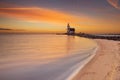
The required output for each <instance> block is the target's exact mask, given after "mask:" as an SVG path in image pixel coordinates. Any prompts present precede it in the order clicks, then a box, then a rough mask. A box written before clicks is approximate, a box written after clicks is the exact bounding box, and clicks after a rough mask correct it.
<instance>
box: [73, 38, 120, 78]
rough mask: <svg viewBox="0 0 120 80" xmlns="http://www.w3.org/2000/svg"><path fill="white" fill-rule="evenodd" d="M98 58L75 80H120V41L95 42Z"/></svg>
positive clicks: (98, 40)
mask: <svg viewBox="0 0 120 80" xmlns="http://www.w3.org/2000/svg"><path fill="white" fill-rule="evenodd" d="M95 41H96V42H97V43H98V45H99V49H98V51H97V54H96V56H95V57H94V58H93V59H92V60H91V61H90V62H89V63H88V64H87V65H86V66H85V67H84V68H83V69H82V70H81V71H80V72H79V73H78V74H77V75H76V76H75V77H74V79H73V80H120V41H112V40H101V39H96V40H95Z"/></svg>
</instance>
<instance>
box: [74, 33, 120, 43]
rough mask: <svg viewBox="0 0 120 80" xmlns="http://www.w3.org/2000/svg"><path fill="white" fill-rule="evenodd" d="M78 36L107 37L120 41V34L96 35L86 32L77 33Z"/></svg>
mask: <svg viewBox="0 0 120 80" xmlns="http://www.w3.org/2000/svg"><path fill="white" fill-rule="evenodd" d="M75 35H76V36H80V37H85V38H91V39H107V40H115V41H120V34H117V35H116V34H112V35H94V34H86V33H81V32H80V33H77V34H75Z"/></svg>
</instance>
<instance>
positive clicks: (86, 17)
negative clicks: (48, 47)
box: [0, 0, 120, 34]
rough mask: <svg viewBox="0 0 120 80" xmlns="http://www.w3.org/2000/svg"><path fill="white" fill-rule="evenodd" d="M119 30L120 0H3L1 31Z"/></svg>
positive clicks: (0, 3)
mask: <svg viewBox="0 0 120 80" xmlns="http://www.w3.org/2000/svg"><path fill="white" fill-rule="evenodd" d="M67 23H70V25H71V26H72V27H74V28H76V32H85V33H99V34H104V33H107V34H108V33H120V0H0V33H3V32H4V33H6V32H7V33H11V32H15V33H64V32H66V25H67Z"/></svg>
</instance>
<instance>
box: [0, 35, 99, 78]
mask: <svg viewBox="0 0 120 80" xmlns="http://www.w3.org/2000/svg"><path fill="white" fill-rule="evenodd" d="M96 46H97V44H96V43H95V42H93V41H92V40H89V39H85V38H80V37H75V36H66V35H42V34H1V35H0V80H9V79H12V80H16V78H15V77H14V75H11V73H12V74H17V73H20V72H21V74H22V70H24V71H25V70H26V69H30V67H32V69H33V68H35V67H33V66H36V65H39V66H41V65H45V64H51V63H52V62H54V61H57V60H60V59H63V58H65V57H69V56H72V55H76V54H86V53H87V54H89V52H90V50H92V49H94V48H95V47H96ZM81 56H82V55H81ZM57 63H58V62H57ZM21 68H22V69H21ZM18 69H19V70H18ZM46 71H47V70H46ZM28 72H29V70H28ZM26 74H27V73H26ZM19 75H20V74H19ZM10 76H13V77H10ZM17 76H18V75H17ZM24 76H25V75H24ZM33 77H34V76H33ZM17 80H19V79H17ZM22 80H27V79H22ZM28 80H32V79H28ZM33 80H34V78H33ZM39 80H41V79H39Z"/></svg>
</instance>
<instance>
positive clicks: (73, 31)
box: [67, 23, 75, 35]
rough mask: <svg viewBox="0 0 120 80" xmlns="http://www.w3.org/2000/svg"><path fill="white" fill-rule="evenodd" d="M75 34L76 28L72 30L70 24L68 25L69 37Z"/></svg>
mask: <svg viewBox="0 0 120 80" xmlns="http://www.w3.org/2000/svg"><path fill="white" fill-rule="evenodd" d="M74 34H75V28H71V27H70V24H69V23H68V24H67V35H74Z"/></svg>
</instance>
